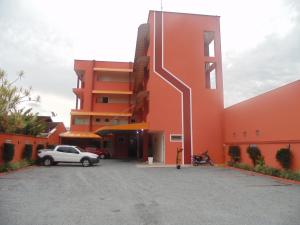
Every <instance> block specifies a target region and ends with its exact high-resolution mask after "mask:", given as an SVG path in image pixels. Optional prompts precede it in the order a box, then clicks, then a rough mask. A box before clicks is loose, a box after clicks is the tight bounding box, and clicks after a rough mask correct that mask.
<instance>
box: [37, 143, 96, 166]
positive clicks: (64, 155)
mask: <svg viewBox="0 0 300 225" xmlns="http://www.w3.org/2000/svg"><path fill="white" fill-rule="evenodd" d="M38 158H39V160H40V161H41V162H42V163H43V165H44V166H51V165H56V164H57V163H61V162H63V163H81V164H82V166H84V167H87V166H92V165H93V164H95V163H98V162H99V156H98V155H96V154H94V153H91V152H84V151H83V150H82V149H81V148H79V147H77V146H72V145H57V146H56V147H55V148H54V149H40V150H38Z"/></svg>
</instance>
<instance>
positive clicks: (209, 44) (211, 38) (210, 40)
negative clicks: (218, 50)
mask: <svg viewBox="0 0 300 225" xmlns="http://www.w3.org/2000/svg"><path fill="white" fill-rule="evenodd" d="M204 56H209V57H214V56H215V33H214V32H213V31H205V32H204Z"/></svg>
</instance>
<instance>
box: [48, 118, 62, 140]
mask: <svg viewBox="0 0 300 225" xmlns="http://www.w3.org/2000/svg"><path fill="white" fill-rule="evenodd" d="M55 129H56V130H55V132H54V133H52V134H50V135H49V136H48V143H49V144H59V143H60V137H59V134H61V133H63V132H66V131H67V129H66V127H65V125H64V123H59V124H57V126H56V128H55Z"/></svg>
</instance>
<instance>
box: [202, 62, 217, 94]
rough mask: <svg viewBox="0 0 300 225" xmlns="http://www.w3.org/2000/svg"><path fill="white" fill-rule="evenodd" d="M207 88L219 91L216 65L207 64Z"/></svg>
mask: <svg viewBox="0 0 300 225" xmlns="http://www.w3.org/2000/svg"><path fill="white" fill-rule="evenodd" d="M204 67H205V87H206V88H207V89H217V77H216V63H205V66H204Z"/></svg>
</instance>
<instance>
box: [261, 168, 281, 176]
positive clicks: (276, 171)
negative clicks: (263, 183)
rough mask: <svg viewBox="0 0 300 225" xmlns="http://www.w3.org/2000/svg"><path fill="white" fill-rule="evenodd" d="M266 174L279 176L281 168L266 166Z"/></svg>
mask: <svg viewBox="0 0 300 225" xmlns="http://www.w3.org/2000/svg"><path fill="white" fill-rule="evenodd" d="M264 174H267V175H271V176H275V177H279V175H280V170H279V169H276V168H273V167H266V169H265V171H264Z"/></svg>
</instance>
